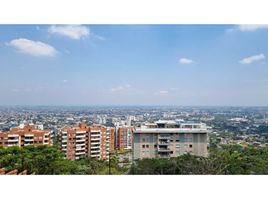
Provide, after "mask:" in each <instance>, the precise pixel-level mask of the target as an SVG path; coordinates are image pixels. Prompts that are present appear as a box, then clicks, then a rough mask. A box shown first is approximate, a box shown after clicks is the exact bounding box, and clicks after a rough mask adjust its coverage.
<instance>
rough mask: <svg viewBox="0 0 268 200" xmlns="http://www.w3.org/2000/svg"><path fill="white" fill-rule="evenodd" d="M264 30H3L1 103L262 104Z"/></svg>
mask: <svg viewBox="0 0 268 200" xmlns="http://www.w3.org/2000/svg"><path fill="white" fill-rule="evenodd" d="M267 33H268V26H267V25H1V26H0V70H1V75H0V77H1V78H0V93H1V100H0V104H1V105H200V106H225V105H226V106H232V105H235V106H267V105H268V103H267V102H268V93H267V90H268V79H267V72H268V67H267V62H266V56H267V52H268V46H267V44H266V43H265V42H264V41H266V40H267V39H268V34H267Z"/></svg>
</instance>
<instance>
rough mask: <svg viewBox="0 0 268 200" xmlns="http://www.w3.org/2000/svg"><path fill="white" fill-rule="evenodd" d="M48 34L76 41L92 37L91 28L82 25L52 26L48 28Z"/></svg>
mask: <svg viewBox="0 0 268 200" xmlns="http://www.w3.org/2000/svg"><path fill="white" fill-rule="evenodd" d="M48 32H49V33H53V34H57V35H61V36H65V37H69V38H71V39H74V40H79V39H81V38H85V37H87V36H89V35H90V30H89V28H88V27H86V26H82V25H57V26H56V25H52V26H50V27H49V28H48Z"/></svg>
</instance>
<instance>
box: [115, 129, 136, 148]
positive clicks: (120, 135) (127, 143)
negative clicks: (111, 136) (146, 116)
mask: <svg viewBox="0 0 268 200" xmlns="http://www.w3.org/2000/svg"><path fill="white" fill-rule="evenodd" d="M133 132H134V128H133V127H131V126H119V127H117V128H116V147H117V149H118V150H119V151H121V152H122V151H124V150H128V149H132V140H133Z"/></svg>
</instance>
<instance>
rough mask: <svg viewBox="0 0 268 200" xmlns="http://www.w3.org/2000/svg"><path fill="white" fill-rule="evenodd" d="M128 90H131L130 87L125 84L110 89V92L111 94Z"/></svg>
mask: <svg viewBox="0 0 268 200" xmlns="http://www.w3.org/2000/svg"><path fill="white" fill-rule="evenodd" d="M129 88H131V85H130V84H125V85H121V86H117V87H114V88H111V89H110V91H111V92H121V91H125V90H127V89H129Z"/></svg>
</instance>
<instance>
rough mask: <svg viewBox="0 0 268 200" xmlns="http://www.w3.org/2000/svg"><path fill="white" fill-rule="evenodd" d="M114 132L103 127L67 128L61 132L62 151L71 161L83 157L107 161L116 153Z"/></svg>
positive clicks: (81, 126)
mask: <svg viewBox="0 0 268 200" xmlns="http://www.w3.org/2000/svg"><path fill="white" fill-rule="evenodd" d="M114 132H115V130H114V128H109V127H105V126H102V125H93V126H87V125H86V124H79V125H78V126H76V127H66V128H63V129H62V130H61V131H60V138H59V142H60V149H61V150H62V151H63V152H64V153H65V155H66V157H67V159H70V160H76V159H79V158H81V157H95V158H98V159H102V160H107V159H109V154H110V153H113V152H114Z"/></svg>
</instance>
